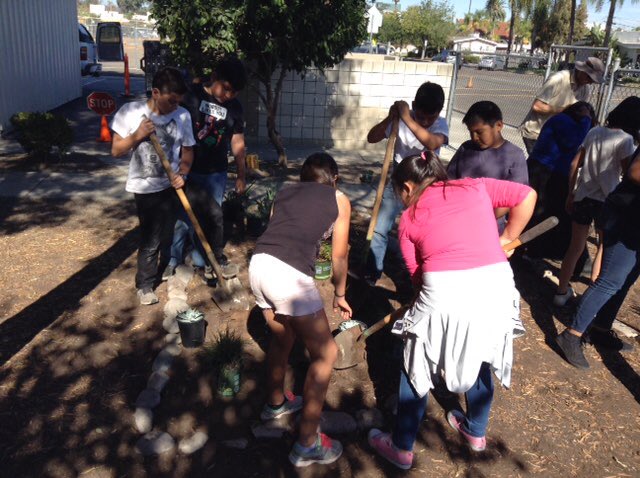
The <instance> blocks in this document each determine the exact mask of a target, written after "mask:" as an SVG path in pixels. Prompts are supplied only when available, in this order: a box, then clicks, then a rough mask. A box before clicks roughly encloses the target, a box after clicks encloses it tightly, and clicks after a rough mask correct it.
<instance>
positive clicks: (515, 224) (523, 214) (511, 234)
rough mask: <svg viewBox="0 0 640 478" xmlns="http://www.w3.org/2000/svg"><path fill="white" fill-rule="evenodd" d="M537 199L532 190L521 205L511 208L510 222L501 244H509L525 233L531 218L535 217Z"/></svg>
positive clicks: (501, 238)
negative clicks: (534, 210)
mask: <svg viewBox="0 0 640 478" xmlns="http://www.w3.org/2000/svg"><path fill="white" fill-rule="evenodd" d="M537 198H538V195H537V194H536V192H535V191H534V190H533V189H532V190H531V191H529V194H527V195H526V196H525V198H524V199H523V200H522V202H520V204H517V205H516V206H514V207H512V208H509V220H508V221H507V225H506V226H505V228H504V231H503V232H502V236H500V244H502V245H504V244H508V243H509V242H511V241H513V240H515V239H517V238H518V237H519V236H520V234H522V231H524V228H525V227H526V226H527V224H528V223H529V220H530V219H531V216H532V215H533V209H534V207H535V205H536V199H537Z"/></svg>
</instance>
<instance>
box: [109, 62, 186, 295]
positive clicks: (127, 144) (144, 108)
mask: <svg viewBox="0 0 640 478" xmlns="http://www.w3.org/2000/svg"><path fill="white" fill-rule="evenodd" d="M186 92H187V87H186V85H185V83H184V79H183V78H182V75H181V73H180V72H179V71H178V70H176V69H175V68H163V69H162V70H160V71H158V73H156V74H155V76H154V77H153V83H152V93H151V98H149V99H148V100H146V101H136V102H132V103H127V104H125V105H124V106H122V108H120V110H118V112H117V113H116V115H115V117H114V119H113V122H112V124H111V129H112V130H113V132H114V133H115V134H114V135H113V144H112V146H111V154H113V156H115V157H118V156H123V155H125V154H127V153H131V161H130V163H129V174H128V176H127V183H126V190H127V191H128V192H131V193H133V194H134V198H135V203H136V209H137V212H138V219H139V221H140V243H139V246H138V262H137V271H136V278H135V282H136V289H137V294H138V298H139V299H140V303H141V304H143V305H150V304H155V303H156V302H158V297H157V296H156V294H155V293H154V292H153V287H154V285H155V283H156V277H157V274H158V258H159V251H160V250H164V248H167V249H168V246H169V245H170V244H171V237H172V234H173V226H174V224H175V218H176V211H177V200H176V197H175V194H174V192H173V189H174V188H175V189H178V188H181V187H183V186H184V185H185V181H184V176H185V175H186V174H188V173H189V170H190V169H191V163H192V162H193V146H194V144H195V140H194V138H193V131H192V128H191V117H190V115H189V112H188V111H187V110H186V109H184V108H183V107H181V106H179V104H180V102H181V101H182V97H183V95H184V94H185V93H186ZM151 133H156V135H157V136H158V140H159V141H160V144H161V145H162V148H163V150H164V152H165V153H166V155H167V157H168V158H169V161H170V163H171V167H172V169H173V171H174V172H175V173H177V174H175V175H174V176H173V179H172V180H171V181H169V178H168V177H167V174H166V172H165V170H164V168H163V167H162V163H161V161H160V158H159V157H158V154H157V153H156V151H155V149H154V148H153V145H152V144H151V142H150V141H149V136H150V135H151Z"/></svg>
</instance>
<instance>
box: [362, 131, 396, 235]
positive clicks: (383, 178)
mask: <svg viewBox="0 0 640 478" xmlns="http://www.w3.org/2000/svg"><path fill="white" fill-rule="evenodd" d="M398 121H399V120H398V118H395V119H394V120H393V125H392V126H391V135H390V136H389V139H388V140H387V149H386V151H385V153H384V162H383V163H382V173H381V175H380V181H379V182H378V190H377V191H376V200H375V202H374V203H373V212H372V213H371V221H369V230H368V231H367V241H368V242H371V239H373V230H374V229H375V227H376V222H377V221H378V213H379V212H380V205H381V204H382V194H383V193H384V187H385V185H386V182H387V175H388V174H389V167H390V166H391V161H392V160H393V151H394V150H395V146H396V138H397V137H398Z"/></svg>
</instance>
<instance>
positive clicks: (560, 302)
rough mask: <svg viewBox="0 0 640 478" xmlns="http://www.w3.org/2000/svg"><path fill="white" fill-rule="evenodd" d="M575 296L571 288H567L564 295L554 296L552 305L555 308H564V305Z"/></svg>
mask: <svg viewBox="0 0 640 478" xmlns="http://www.w3.org/2000/svg"><path fill="white" fill-rule="evenodd" d="M575 296H576V293H575V291H574V290H573V287H571V286H569V287H567V292H565V293H564V294H555V295H554V296H553V305H555V306H557V307H564V306H565V305H566V303H567V302H569V301H570V300H571V299H573V298H574V297H575Z"/></svg>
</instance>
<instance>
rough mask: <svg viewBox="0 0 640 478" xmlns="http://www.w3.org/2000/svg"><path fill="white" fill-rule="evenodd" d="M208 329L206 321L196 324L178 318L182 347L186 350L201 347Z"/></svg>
mask: <svg viewBox="0 0 640 478" xmlns="http://www.w3.org/2000/svg"><path fill="white" fill-rule="evenodd" d="M206 327H207V321H206V320H204V319H200V320H197V321H195V322H183V321H181V320H180V318H179V317H178V328H179V329H180V338H181V339H182V346H183V347H185V348H194V347H200V346H201V345H202V344H203V342H204V333H205V330H206Z"/></svg>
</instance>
